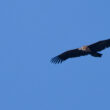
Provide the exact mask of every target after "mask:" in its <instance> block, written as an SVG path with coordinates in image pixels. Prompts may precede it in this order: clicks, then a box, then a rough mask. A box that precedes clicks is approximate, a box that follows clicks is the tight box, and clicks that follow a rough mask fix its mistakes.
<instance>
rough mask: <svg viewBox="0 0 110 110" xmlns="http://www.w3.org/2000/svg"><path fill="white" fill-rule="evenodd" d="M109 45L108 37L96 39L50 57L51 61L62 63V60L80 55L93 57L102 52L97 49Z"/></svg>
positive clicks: (100, 49)
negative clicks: (100, 39) (94, 41)
mask: <svg viewBox="0 0 110 110" xmlns="http://www.w3.org/2000/svg"><path fill="white" fill-rule="evenodd" d="M108 47H110V39H107V40H102V41H98V42H96V43H94V44H91V45H86V46H82V47H81V48H76V49H73V50H68V51H66V52H63V53H61V54H60V55H58V56H56V57H53V58H52V59H51V62H52V63H55V64H56V63H62V62H63V61H65V60H67V59H69V58H75V57H80V56H86V55H91V56H93V57H99V58H100V57H101V56H102V54H101V53H99V51H102V50H104V49H105V48H108Z"/></svg>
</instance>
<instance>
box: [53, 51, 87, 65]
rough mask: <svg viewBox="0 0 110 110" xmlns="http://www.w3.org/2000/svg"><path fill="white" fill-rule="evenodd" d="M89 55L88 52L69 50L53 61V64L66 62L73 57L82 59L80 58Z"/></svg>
mask: <svg viewBox="0 0 110 110" xmlns="http://www.w3.org/2000/svg"><path fill="white" fill-rule="evenodd" d="M87 54H89V53H88V52H85V51H82V50H79V49H74V50H69V51H66V52H64V53H62V54H60V55H58V56H56V57H54V58H52V59H51V62H52V63H55V64H56V63H62V62H63V61H64V60H66V59H68V58H73V57H80V56H84V55H87Z"/></svg>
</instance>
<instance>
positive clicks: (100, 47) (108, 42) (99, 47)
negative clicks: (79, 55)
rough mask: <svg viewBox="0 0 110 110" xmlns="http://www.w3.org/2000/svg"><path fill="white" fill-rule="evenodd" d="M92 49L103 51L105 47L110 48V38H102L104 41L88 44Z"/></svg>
mask: <svg viewBox="0 0 110 110" xmlns="http://www.w3.org/2000/svg"><path fill="white" fill-rule="evenodd" d="M88 47H89V48H90V49H91V50H92V51H95V52H97V51H101V50H104V49H105V48H108V47H110V39H107V40H102V41H99V42H96V43H94V44H91V45H89V46H88Z"/></svg>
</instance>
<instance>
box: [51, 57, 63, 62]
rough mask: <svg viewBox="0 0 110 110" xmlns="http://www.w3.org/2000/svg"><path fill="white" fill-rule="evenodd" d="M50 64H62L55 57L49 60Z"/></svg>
mask: <svg viewBox="0 0 110 110" xmlns="http://www.w3.org/2000/svg"><path fill="white" fill-rule="evenodd" d="M50 62H51V63H54V64H61V63H62V59H60V58H59V57H58V56H56V57H53V58H52V59H51V60H50Z"/></svg>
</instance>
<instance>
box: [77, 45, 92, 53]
mask: <svg viewBox="0 0 110 110" xmlns="http://www.w3.org/2000/svg"><path fill="white" fill-rule="evenodd" d="M79 50H82V51H87V52H90V51H91V50H90V49H89V47H88V46H83V47H81V48H79Z"/></svg>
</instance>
